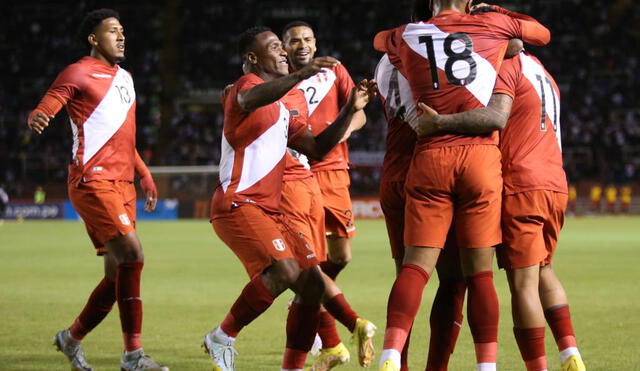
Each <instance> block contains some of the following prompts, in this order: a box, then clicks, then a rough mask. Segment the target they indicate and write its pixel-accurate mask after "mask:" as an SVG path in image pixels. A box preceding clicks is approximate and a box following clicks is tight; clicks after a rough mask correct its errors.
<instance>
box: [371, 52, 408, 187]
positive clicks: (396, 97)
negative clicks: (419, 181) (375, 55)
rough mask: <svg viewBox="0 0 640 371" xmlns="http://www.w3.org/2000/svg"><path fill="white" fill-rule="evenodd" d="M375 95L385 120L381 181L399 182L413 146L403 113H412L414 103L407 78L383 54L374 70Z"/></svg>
mask: <svg viewBox="0 0 640 371" xmlns="http://www.w3.org/2000/svg"><path fill="white" fill-rule="evenodd" d="M375 80H376V81H377V82H378V96H379V97H380V100H381V101H382V105H383V106H384V115H385V117H386V119H387V124H388V126H387V139H386V142H387V150H386V152H385V154H384V161H383V162H382V172H381V174H380V181H381V182H402V181H404V179H405V178H406V175H407V172H408V171H409V165H410V164H411V157H412V156H413V150H414V147H415V145H416V133H415V131H413V129H412V128H411V127H410V126H409V124H407V122H406V121H405V118H406V117H407V115H411V114H415V110H416V105H415V102H414V99H413V94H412V93H411V87H410V86H409V81H407V79H406V78H405V77H404V76H403V75H402V73H400V72H399V71H398V69H397V68H396V67H395V66H394V65H393V64H392V63H391V61H390V60H389V56H388V55H387V54H385V55H384V56H382V58H381V59H380V62H378V66H377V67H376V72H375Z"/></svg>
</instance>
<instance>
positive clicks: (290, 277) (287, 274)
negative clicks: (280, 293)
mask: <svg viewBox="0 0 640 371" xmlns="http://www.w3.org/2000/svg"><path fill="white" fill-rule="evenodd" d="M273 274H274V278H275V279H276V280H277V281H279V282H281V283H282V284H283V285H285V286H287V287H291V286H293V285H294V284H295V283H296V282H298V278H299V277H300V267H299V266H298V265H297V264H295V265H294V264H285V265H282V266H280V267H277V269H274V271H273Z"/></svg>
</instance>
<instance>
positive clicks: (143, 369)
mask: <svg viewBox="0 0 640 371" xmlns="http://www.w3.org/2000/svg"><path fill="white" fill-rule="evenodd" d="M120 371H169V367H166V366H162V365H161V364H159V363H158V362H156V361H154V360H153V359H151V357H149V356H148V355H146V354H144V351H143V350H142V348H140V349H138V350H134V351H133V352H124V353H123V354H122V358H121V359H120Z"/></svg>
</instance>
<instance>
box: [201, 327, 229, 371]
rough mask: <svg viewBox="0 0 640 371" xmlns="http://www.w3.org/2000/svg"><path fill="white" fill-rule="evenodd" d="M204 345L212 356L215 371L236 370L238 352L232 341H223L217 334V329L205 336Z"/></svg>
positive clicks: (206, 351)
mask: <svg viewBox="0 0 640 371" xmlns="http://www.w3.org/2000/svg"><path fill="white" fill-rule="evenodd" d="M202 346H203V347H204V349H205V353H207V354H208V355H209V357H211V362H213V371H235V369H236V366H235V359H236V355H238V352H237V351H236V350H235V348H234V347H233V345H232V344H231V343H230V342H227V343H225V342H223V341H221V340H219V339H218V338H217V337H216V336H215V329H214V330H213V331H211V332H209V333H207V334H206V335H205V336H204V340H203V341H202Z"/></svg>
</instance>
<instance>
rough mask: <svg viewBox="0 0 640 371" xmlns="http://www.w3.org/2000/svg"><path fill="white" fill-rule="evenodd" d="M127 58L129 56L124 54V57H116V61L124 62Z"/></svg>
mask: <svg viewBox="0 0 640 371" xmlns="http://www.w3.org/2000/svg"><path fill="white" fill-rule="evenodd" d="M125 59H127V57H126V56H124V55H123V56H122V57H115V62H116V64H118V63H122V62H124V61H125Z"/></svg>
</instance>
